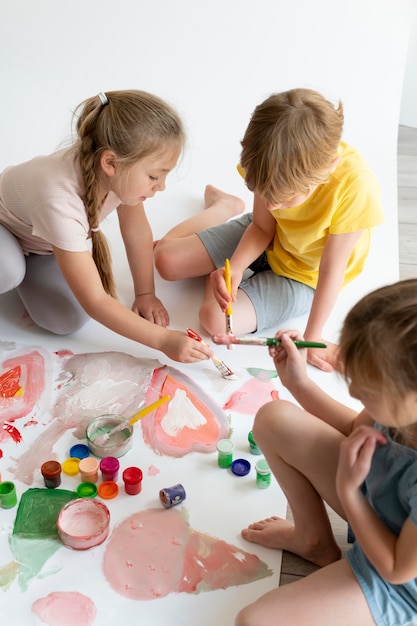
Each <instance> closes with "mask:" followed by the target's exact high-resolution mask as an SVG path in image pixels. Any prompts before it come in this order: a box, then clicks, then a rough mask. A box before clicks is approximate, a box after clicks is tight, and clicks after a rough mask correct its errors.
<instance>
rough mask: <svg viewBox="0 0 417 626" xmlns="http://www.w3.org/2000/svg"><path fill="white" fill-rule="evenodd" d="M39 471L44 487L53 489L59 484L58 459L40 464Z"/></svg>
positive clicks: (59, 466) (59, 470)
mask: <svg viewBox="0 0 417 626" xmlns="http://www.w3.org/2000/svg"><path fill="white" fill-rule="evenodd" d="M41 473H42V476H43V480H44V482H45V487H47V488H48V489H55V488H56V487H59V485H60V484H61V463H58V461H45V463H42V465H41Z"/></svg>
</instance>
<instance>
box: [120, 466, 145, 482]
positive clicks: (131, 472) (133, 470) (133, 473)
mask: <svg viewBox="0 0 417 626" xmlns="http://www.w3.org/2000/svg"><path fill="white" fill-rule="evenodd" d="M142 478H143V474H142V470H141V469H140V468H139V467H127V468H126V469H125V470H124V472H123V482H125V483H127V484H128V485H137V484H138V483H140V481H141V480H142Z"/></svg>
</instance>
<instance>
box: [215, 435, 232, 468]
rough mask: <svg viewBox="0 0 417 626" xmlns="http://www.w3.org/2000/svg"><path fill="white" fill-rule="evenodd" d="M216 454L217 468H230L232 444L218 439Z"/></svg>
mask: <svg viewBox="0 0 417 626" xmlns="http://www.w3.org/2000/svg"><path fill="white" fill-rule="evenodd" d="M217 453H218V457H217V463H218V465H219V467H222V468H227V467H230V466H231V464H232V461H233V442H232V441H231V440H230V439H220V440H219V441H218V442H217Z"/></svg>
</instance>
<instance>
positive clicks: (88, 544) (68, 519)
mask: <svg viewBox="0 0 417 626" xmlns="http://www.w3.org/2000/svg"><path fill="white" fill-rule="evenodd" d="M56 525H57V528H58V533H59V536H60V539H61V541H62V543H63V544H64V545H65V546H67V548H72V549H73V550H88V549H89V548H93V547H94V546H98V545H99V544H100V543H103V541H104V540H105V539H106V538H107V536H108V534H109V527H110V511H109V509H108V508H107V507H106V505H105V504H102V503H101V502H99V501H98V500H93V499H91V498H79V499H77V500H71V502H68V503H67V504H66V505H65V506H64V507H63V508H62V509H61V511H60V513H59V515H58V519H57V523H56Z"/></svg>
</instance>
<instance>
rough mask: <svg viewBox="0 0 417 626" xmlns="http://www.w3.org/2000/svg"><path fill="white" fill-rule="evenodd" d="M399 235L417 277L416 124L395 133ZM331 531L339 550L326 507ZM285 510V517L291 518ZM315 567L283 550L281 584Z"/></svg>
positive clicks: (405, 274)
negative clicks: (396, 143)
mask: <svg viewBox="0 0 417 626" xmlns="http://www.w3.org/2000/svg"><path fill="white" fill-rule="evenodd" d="M398 237H399V264H400V265H399V275H400V279H403V278H412V277H417V128H410V127H408V126H400V128H399V133H398ZM329 515H330V519H331V522H332V527H333V532H334V535H335V537H336V540H337V541H338V543H339V545H340V547H341V549H342V551H345V550H346V549H347V548H348V547H349V544H348V543H347V525H346V523H345V522H344V521H343V520H342V519H341V518H340V517H338V516H337V515H335V513H334V512H333V511H330V510H329ZM291 518H292V516H291V511H290V510H288V514H287V519H291ZM315 569H317V568H316V567H315V566H314V565H312V564H311V563H309V562H308V561H305V560H304V559H301V558H300V557H297V556H295V555H294V554H291V553H290V552H284V553H283V555H282V565H281V578H280V585H285V584H287V583H290V582H293V581H295V580H297V579H299V578H300V577H303V576H306V575H307V574H310V573H311V572H312V571H314V570H315Z"/></svg>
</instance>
